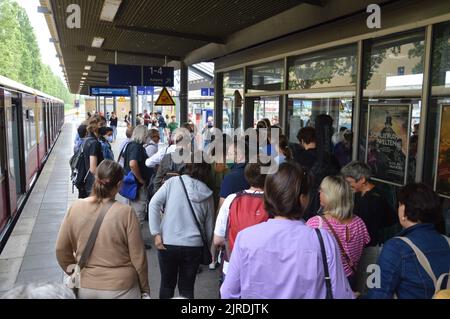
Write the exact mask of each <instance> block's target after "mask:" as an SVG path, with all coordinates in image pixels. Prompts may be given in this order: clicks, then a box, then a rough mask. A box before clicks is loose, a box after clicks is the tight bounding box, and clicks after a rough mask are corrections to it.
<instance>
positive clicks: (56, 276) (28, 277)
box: [16, 267, 63, 285]
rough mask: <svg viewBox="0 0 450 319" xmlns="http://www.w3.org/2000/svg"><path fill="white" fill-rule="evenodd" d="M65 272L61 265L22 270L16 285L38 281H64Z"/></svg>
mask: <svg viewBox="0 0 450 319" xmlns="http://www.w3.org/2000/svg"><path fill="white" fill-rule="evenodd" d="M62 278H63V272H62V270H61V268H60V267H51V268H41V269H33V270H23V271H20V273H19V275H18V276H17V281H16V285H19V284H29V283H33V282H34V283H37V282H55V283H62Z"/></svg>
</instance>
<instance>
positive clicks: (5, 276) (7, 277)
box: [0, 273, 17, 295]
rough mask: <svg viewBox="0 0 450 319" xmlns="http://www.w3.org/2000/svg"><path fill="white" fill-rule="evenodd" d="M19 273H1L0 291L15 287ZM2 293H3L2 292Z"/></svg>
mask: <svg viewBox="0 0 450 319" xmlns="http://www.w3.org/2000/svg"><path fill="white" fill-rule="evenodd" d="M16 278H17V274H11V273H0V291H8V290H10V289H12V288H13V287H14V283H15V282H16ZM1 295H2V294H1Z"/></svg>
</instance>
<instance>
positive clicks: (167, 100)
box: [155, 87, 175, 106]
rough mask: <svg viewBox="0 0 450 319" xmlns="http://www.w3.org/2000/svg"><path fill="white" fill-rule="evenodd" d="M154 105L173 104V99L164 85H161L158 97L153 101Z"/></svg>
mask: <svg viewBox="0 0 450 319" xmlns="http://www.w3.org/2000/svg"><path fill="white" fill-rule="evenodd" d="M155 105H157V106H161V105H175V101H174V100H173V98H172V96H171V95H170V93H169V91H167V89H166V87H163V89H162V91H161V94H160V95H159V97H158V99H157V100H156V102H155Z"/></svg>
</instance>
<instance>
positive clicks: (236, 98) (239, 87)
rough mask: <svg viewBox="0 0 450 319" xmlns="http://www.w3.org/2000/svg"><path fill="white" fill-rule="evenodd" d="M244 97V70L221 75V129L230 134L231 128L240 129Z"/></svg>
mask: <svg viewBox="0 0 450 319" xmlns="http://www.w3.org/2000/svg"><path fill="white" fill-rule="evenodd" d="M243 96H244V70H243V69H239V70H234V71H230V72H225V73H224V74H223V122H222V123H223V124H222V129H223V131H224V132H225V133H227V134H230V132H231V129H232V128H241V127H242V125H243V123H242V108H243Z"/></svg>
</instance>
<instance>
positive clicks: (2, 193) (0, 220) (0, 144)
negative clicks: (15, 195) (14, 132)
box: [0, 89, 10, 233]
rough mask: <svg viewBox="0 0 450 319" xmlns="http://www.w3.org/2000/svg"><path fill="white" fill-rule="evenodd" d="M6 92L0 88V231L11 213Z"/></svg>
mask: <svg viewBox="0 0 450 319" xmlns="http://www.w3.org/2000/svg"><path fill="white" fill-rule="evenodd" d="M4 98H5V92H4V90H2V89H0V233H1V232H2V229H3V227H4V226H5V225H6V223H7V221H8V219H9V217H10V214H9V211H10V210H9V199H8V179H7V165H8V164H7V162H8V159H7V156H6V125H5V103H4Z"/></svg>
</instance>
